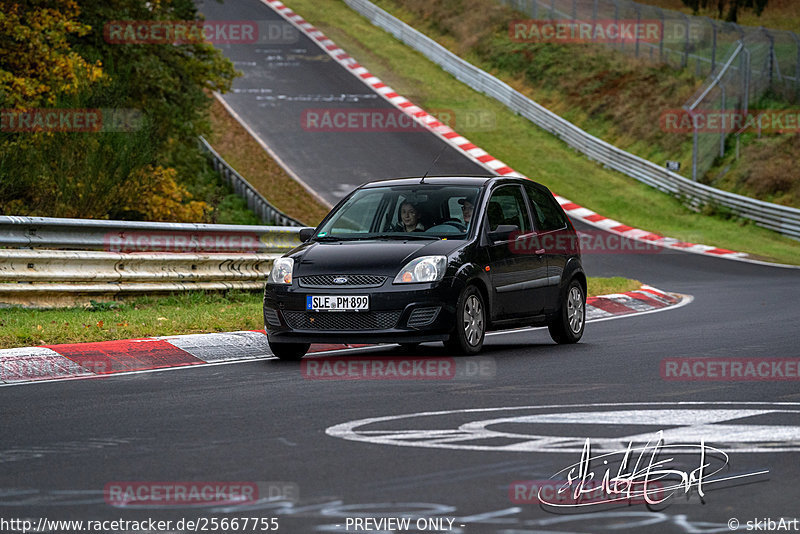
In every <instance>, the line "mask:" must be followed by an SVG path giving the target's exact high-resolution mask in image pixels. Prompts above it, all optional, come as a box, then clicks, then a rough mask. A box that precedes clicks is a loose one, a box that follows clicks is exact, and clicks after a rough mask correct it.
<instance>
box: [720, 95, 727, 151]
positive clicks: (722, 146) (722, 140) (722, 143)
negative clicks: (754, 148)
mask: <svg viewBox="0 0 800 534" xmlns="http://www.w3.org/2000/svg"><path fill="white" fill-rule="evenodd" d="M720 89H722V106H721V107H720V110H721V111H723V112H724V111H725V110H726V109H727V107H726V104H727V102H726V98H725V97H726V95H725V86H724V85H722V84H720ZM724 116H725V115H724V113H723V117H724ZM723 124H725V121H723ZM724 156H725V128H724V127H723V128H722V129H721V130H720V132H719V157H724Z"/></svg>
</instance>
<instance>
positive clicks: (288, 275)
mask: <svg viewBox="0 0 800 534" xmlns="http://www.w3.org/2000/svg"><path fill="white" fill-rule="evenodd" d="M293 269H294V260H293V259H292V258H278V259H277V260H275V261H274V262H272V270H271V271H270V273H269V283H270V284H284V285H290V284H291V283H292V270H293Z"/></svg>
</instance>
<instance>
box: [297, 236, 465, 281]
mask: <svg viewBox="0 0 800 534" xmlns="http://www.w3.org/2000/svg"><path fill="white" fill-rule="evenodd" d="M463 243H464V242H463V241H460V240H458V241H455V240H437V241H396V240H384V239H375V240H359V241H338V242H321V243H320V242H309V243H304V244H303V245H301V246H300V247H299V248H298V249H296V250H295V251H294V252H293V253H292V254H291V257H292V258H294V260H295V267H294V276H295V277H301V276H309V275H314V274H377V275H387V276H391V275H395V274H397V273H398V272H399V271H400V269H401V268H402V267H403V266H404V265H405V264H406V263H408V262H409V261H411V260H412V259H414V258H417V257H419V256H428V255H434V254H441V255H445V256H446V255H448V254H449V253H450V252H452V251H453V250H455V249H456V248H458V246H459V245H463Z"/></svg>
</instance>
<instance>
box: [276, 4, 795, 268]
mask: <svg viewBox="0 0 800 534" xmlns="http://www.w3.org/2000/svg"><path fill="white" fill-rule="evenodd" d="M288 5H289V7H291V8H292V9H293V10H295V11H296V12H298V13H299V14H300V15H302V16H303V17H305V18H306V19H307V20H308V21H309V22H311V23H312V24H314V25H316V26H318V27H319V28H320V29H321V30H322V31H323V32H325V33H326V34H327V35H328V36H330V37H331V39H333V40H334V41H335V42H336V43H337V44H339V45H340V46H342V47H343V48H344V49H345V50H347V51H348V52H349V53H350V54H352V55H353V56H354V57H355V58H356V59H357V60H358V61H359V62H360V63H361V64H363V65H364V66H365V67H366V68H368V69H369V70H370V71H371V72H373V73H374V74H375V75H377V76H378V77H380V78H381V79H382V80H383V81H384V82H385V83H387V84H389V85H391V86H392V87H393V88H394V89H395V90H396V91H397V92H399V93H400V94H402V95H404V96H406V97H408V98H410V99H411V100H412V101H413V102H415V103H417V104H419V105H421V106H423V107H424V108H427V109H436V108H439V109H452V110H458V109H468V110H480V111H484V112H488V113H490V114H492V115H493V116H494V117H495V120H496V124H497V125H498V127H497V128H494V129H488V130H486V131H479V130H475V131H463V132H462V133H464V134H465V135H466V136H467V137H469V139H470V140H471V141H472V142H473V143H475V144H477V145H478V146H481V147H482V148H484V149H485V150H487V151H489V152H490V153H491V154H492V155H494V156H495V157H497V158H499V159H501V160H503V161H504V162H506V163H507V164H509V165H510V166H512V167H513V168H515V169H516V170H518V171H520V172H522V173H524V174H526V175H527V176H529V177H531V178H533V179H534V180H537V181H539V182H541V183H543V184H545V185H547V186H548V187H549V188H550V189H551V190H553V191H554V192H556V193H558V194H560V195H563V196H565V197H567V198H569V199H570V200H572V201H574V202H577V203H579V204H581V205H584V206H586V207H588V208H591V209H592V210H595V211H597V212H599V213H601V214H602V215H605V216H607V217H611V218H613V219H617V220H619V221H620V222H623V223H625V224H628V225H631V226H635V227H639V228H643V229H645V230H649V231H652V232H656V233H659V234H662V235H667V236H670V237H675V238H678V239H681V240H683V241H690V242H695V243H703V244H707V245H714V246H717V247H721V248H727V249H732V250H736V251H743V252H749V253H751V254H753V255H754V256H756V257H759V258H762V259H767V260H772V261H779V262H783V263H792V264H800V242H798V241H795V240H792V239H789V238H786V237H783V236H781V235H779V234H777V233H775V232H771V231H769V230H765V229H763V228H759V227H757V226H755V225H754V224H751V223H748V222H744V221H741V220H731V219H725V218H724V217H722V216H708V215H704V214H699V213H695V212H693V211H691V210H689V209H688V208H686V207H685V206H684V205H682V204H681V202H680V201H679V200H678V199H675V198H673V197H671V196H669V195H665V194H663V193H660V192H658V191H657V190H655V189H653V188H651V187H648V186H646V185H644V184H642V183H640V182H637V181H636V180H634V179H632V178H629V177H627V176H624V175H622V174H619V173H616V172H613V171H610V170H607V169H604V168H603V167H602V166H600V165H598V164H597V163H594V162H592V161H590V160H589V159H587V158H586V157H584V156H583V155H581V154H578V153H577V152H575V151H574V150H572V149H571V148H569V147H568V146H567V145H566V144H565V143H563V142H562V141H560V140H559V139H557V138H556V137H554V136H552V135H550V134H548V133H546V132H544V131H543V130H541V129H539V128H537V127H536V126H534V125H533V124H532V123H530V122H529V121H528V120H527V119H524V118H522V117H519V116H517V115H515V114H514V113H512V112H511V111H509V110H508V109H507V108H506V107H505V106H503V105H502V104H500V103H499V102H497V101H495V100H493V99H491V98H489V97H486V96H484V95H482V94H479V93H477V92H476V91H473V90H472V89H470V88H469V87H467V86H466V85H464V84H462V83H460V82H459V81H457V80H456V79H455V78H453V77H452V76H451V75H449V74H447V73H446V72H444V71H443V70H442V69H440V68H439V67H438V66H436V65H434V64H433V63H431V62H430V61H428V60H427V59H426V58H425V57H424V56H422V55H421V54H419V53H418V52H415V51H414V50H412V49H411V48H409V47H407V46H406V45H404V44H402V43H400V42H399V41H397V40H396V39H394V38H393V37H392V36H391V35H389V34H388V33H386V32H384V31H383V30H380V29H379V28H377V27H375V26H373V25H372V24H371V23H370V22H369V21H368V20H366V19H364V18H363V17H361V16H360V15H359V14H357V13H356V12H355V11H352V10H351V9H350V8H348V7H347V6H346V5H345V4H344V3H342V2H339V1H337V0H290V1H289V2H288ZM456 127H457V128H458V126H456Z"/></svg>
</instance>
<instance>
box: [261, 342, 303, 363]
mask: <svg viewBox="0 0 800 534" xmlns="http://www.w3.org/2000/svg"><path fill="white" fill-rule="evenodd" d="M267 341H268V343H269V349H270V350H271V351H272V354H274V355H275V356H277V357H278V358H280V359H281V360H287V361H293V362H296V361H298V360H300V359H302V358H303V356H305V355H306V352H308V348H309V347H310V346H311V343H273V342H272V341H269V340H267Z"/></svg>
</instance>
